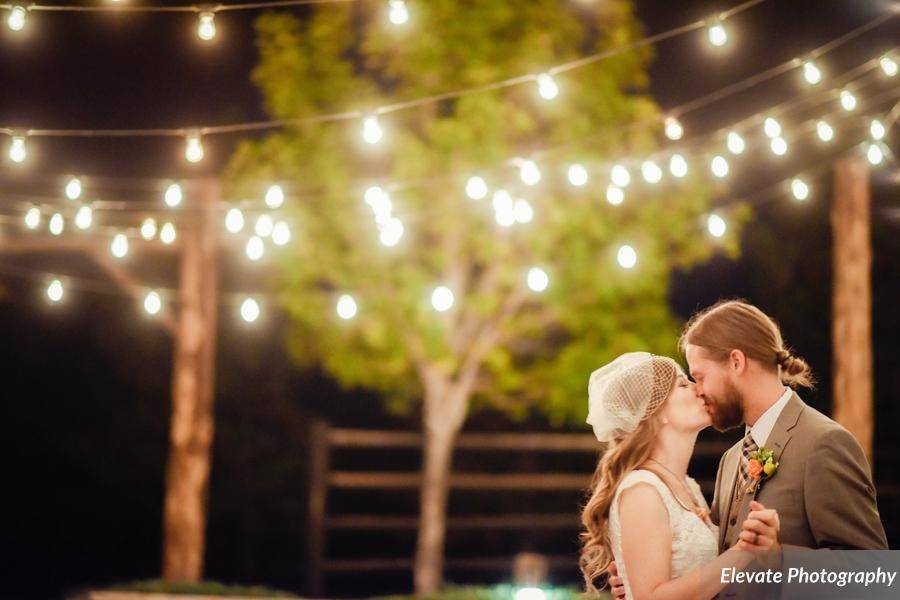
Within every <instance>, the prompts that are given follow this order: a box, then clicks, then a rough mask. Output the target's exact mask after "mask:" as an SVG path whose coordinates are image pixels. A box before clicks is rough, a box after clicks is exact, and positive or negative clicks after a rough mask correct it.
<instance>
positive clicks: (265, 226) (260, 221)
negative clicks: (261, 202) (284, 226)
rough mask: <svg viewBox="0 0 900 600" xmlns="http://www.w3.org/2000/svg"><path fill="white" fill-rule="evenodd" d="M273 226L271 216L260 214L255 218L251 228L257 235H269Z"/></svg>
mask: <svg viewBox="0 0 900 600" xmlns="http://www.w3.org/2000/svg"><path fill="white" fill-rule="evenodd" d="M274 228H275V223H274V222H273V221H272V217H270V216H269V215H266V214H262V215H259V218H257V219H256V225H255V226H254V227H253V230H254V231H255V232H256V235H258V236H259V237H269V236H270V235H272V229H274Z"/></svg>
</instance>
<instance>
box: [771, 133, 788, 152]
mask: <svg viewBox="0 0 900 600" xmlns="http://www.w3.org/2000/svg"><path fill="white" fill-rule="evenodd" d="M769 145H770V146H771V148H772V152H774V153H775V154H776V155H777V156H784V155H785V154H787V150H788V146H787V141H785V139H784V138H782V137H777V138H775V139H773V140H772V142H771V144H769Z"/></svg>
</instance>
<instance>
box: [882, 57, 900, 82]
mask: <svg viewBox="0 0 900 600" xmlns="http://www.w3.org/2000/svg"><path fill="white" fill-rule="evenodd" d="M878 64H879V65H880V66H881V70H882V71H884V74H885V75H887V76H888V77H893V76H895V75H896V74H897V61H895V60H894V59H893V58H891V57H890V56H887V55H884V56H882V57H881V58H880V59H878Z"/></svg>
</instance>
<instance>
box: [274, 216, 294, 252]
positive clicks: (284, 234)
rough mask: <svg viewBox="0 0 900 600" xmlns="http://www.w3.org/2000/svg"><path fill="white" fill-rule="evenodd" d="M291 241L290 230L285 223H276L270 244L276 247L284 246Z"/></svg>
mask: <svg viewBox="0 0 900 600" xmlns="http://www.w3.org/2000/svg"><path fill="white" fill-rule="evenodd" d="M290 241H291V228H290V227H289V226H288V224H287V222H285V221H278V222H277V223H275V227H274V228H273V229H272V243H273V244H275V245H276V246H286V245H287V244H288V242H290Z"/></svg>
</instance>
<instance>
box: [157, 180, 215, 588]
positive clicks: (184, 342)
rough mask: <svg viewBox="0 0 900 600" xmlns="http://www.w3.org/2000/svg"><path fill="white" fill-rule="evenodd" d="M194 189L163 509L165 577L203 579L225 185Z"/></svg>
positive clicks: (202, 184) (201, 184)
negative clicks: (220, 210)
mask: <svg viewBox="0 0 900 600" xmlns="http://www.w3.org/2000/svg"><path fill="white" fill-rule="evenodd" d="M188 193H189V196H188V201H189V204H188V208H189V209H190V208H193V209H195V210H193V211H190V213H189V214H191V215H194V218H192V219H190V220H189V221H186V226H185V227H184V228H183V231H180V232H179V236H180V237H181V239H182V244H183V250H182V255H181V276H180V290H179V298H178V300H179V302H180V305H181V306H180V312H179V315H178V321H177V334H176V338H175V365H174V369H173V377H172V419H171V424H170V444H169V459H168V464H167V467H166V492H165V505H164V515H163V536H164V538H163V557H162V567H163V568H162V576H163V579H165V580H166V581H190V582H195V581H200V580H201V579H202V577H203V558H204V551H205V541H206V540H205V538H206V501H207V493H208V488H209V474H210V464H211V453H212V441H213V430H214V420H213V396H214V394H213V386H214V382H215V378H214V371H215V348H216V316H217V311H216V308H217V306H216V303H217V285H218V281H217V280H218V272H217V260H216V258H217V253H218V248H217V246H218V239H217V235H218V227H217V225H218V220H217V219H216V214H217V208H218V203H219V202H220V200H221V188H220V184H219V182H218V181H216V180H201V181H198V182H197V183H196V184H195V185H194V186H192V187H191V188H190V189H189V191H188Z"/></svg>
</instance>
